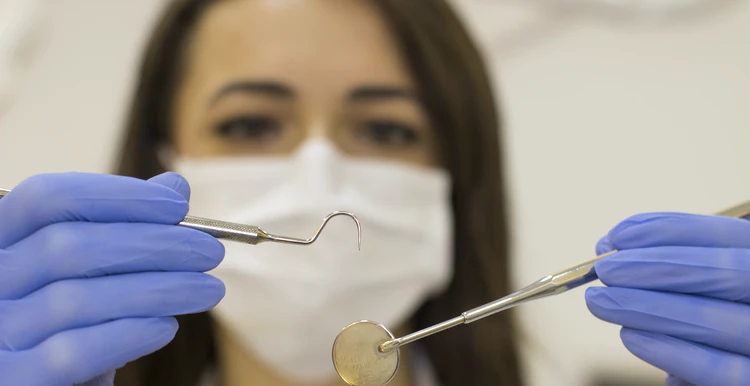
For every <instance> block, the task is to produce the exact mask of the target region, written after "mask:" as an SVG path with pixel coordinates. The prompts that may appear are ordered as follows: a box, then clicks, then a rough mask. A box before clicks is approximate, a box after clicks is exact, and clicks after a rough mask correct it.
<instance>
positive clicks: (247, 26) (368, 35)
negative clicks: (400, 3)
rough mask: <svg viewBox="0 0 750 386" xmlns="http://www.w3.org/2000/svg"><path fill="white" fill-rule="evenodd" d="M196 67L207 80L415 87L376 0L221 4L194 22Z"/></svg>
mask: <svg viewBox="0 0 750 386" xmlns="http://www.w3.org/2000/svg"><path fill="white" fill-rule="evenodd" d="M190 68H191V71H193V72H194V73H195V74H197V75H199V76H200V78H201V79H202V80H203V81H204V82H205V83H206V84H212V83H218V82H221V81H225V80H227V79H230V78H237V77H253V78H256V77H268V78H273V79H277V80H283V81H288V82H290V83H292V84H293V85H295V86H300V87H305V86H310V88H313V89H315V88H316V87H315V86H321V87H320V88H325V89H332V88H333V89H335V88H336V87H337V86H344V85H347V84H351V83H360V82H387V83H398V84H405V85H409V86H411V82H410V78H409V76H408V75H407V71H406V70H405V63H404V62H403V58H402V57H401V55H400V52H399V49H398V47H397V44H396V41H395V40H394V38H393V36H391V33H390V31H389V29H388V26H387V23H386V21H385V20H384V19H383V18H382V16H381V14H380V12H379V11H378V10H377V9H376V7H375V6H374V5H373V4H372V1H370V0H225V1H220V2H217V3H216V4H215V5H213V6H212V7H211V8H209V10H208V11H207V12H206V14H205V15H204V16H203V18H202V19H201V21H200V23H199V24H198V26H197V28H196V31H195V34H194V36H193V41H192V45H191V54H190ZM320 88H319V89H320Z"/></svg>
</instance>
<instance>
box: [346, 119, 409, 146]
mask: <svg viewBox="0 0 750 386" xmlns="http://www.w3.org/2000/svg"><path fill="white" fill-rule="evenodd" d="M356 135H357V138H359V139H363V140H365V141H369V142H373V143H376V144H378V145H385V146H408V145H413V144H415V143H417V142H419V141H420V140H421V138H420V133H419V132H418V131H417V130H415V129H414V128H412V127H411V126H410V125H408V124H404V123H401V122H398V121H395V120H388V119H374V120H370V121H367V122H364V123H363V124H362V125H360V126H359V127H358V128H357V131H356Z"/></svg>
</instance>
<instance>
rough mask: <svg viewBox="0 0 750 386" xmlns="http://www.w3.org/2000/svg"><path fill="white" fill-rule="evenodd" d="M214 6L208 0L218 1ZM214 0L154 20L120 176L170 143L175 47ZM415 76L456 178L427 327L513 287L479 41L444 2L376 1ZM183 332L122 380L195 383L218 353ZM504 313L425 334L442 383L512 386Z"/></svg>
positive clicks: (151, 160)
mask: <svg viewBox="0 0 750 386" xmlns="http://www.w3.org/2000/svg"><path fill="white" fill-rule="evenodd" d="M214 1H215V0H214ZM211 4H213V1H211V0H178V1H175V2H173V3H172V4H171V5H170V6H169V7H168V8H167V10H166V12H165V14H164V15H163V17H162V19H161V21H160V22H159V23H158V25H157V28H156V31H155V32H154V34H153V36H152V39H151V41H150V42H149V45H148V48H147V51H146V55H145V58H144V61H143V64H142V68H141V73H140V79H139V82H138V85H137V90H136V93H135V98H134V101H133V105H132V108H131V111H130V117H129V121H128V122H127V127H126V130H127V131H126V140H125V145H124V148H123V153H122V159H121V163H120V166H119V170H118V173H119V174H122V175H128V176H133V177H138V178H144V179H145V178H150V177H152V176H154V175H156V174H159V173H161V172H162V171H163V167H162V166H161V165H160V163H159V161H158V157H157V151H158V149H159V147H160V146H162V145H164V144H169V143H170V141H171V135H170V130H171V124H170V112H171V111H172V109H171V107H172V106H171V105H172V103H173V98H174V94H175V89H176V86H177V84H178V83H179V81H180V73H181V66H182V65H183V60H182V58H183V57H184V55H183V51H184V50H186V49H187V46H188V44H189V40H190V38H189V37H190V34H191V32H192V29H193V28H194V26H195V24H196V23H197V21H198V19H199V18H200V17H201V15H202V13H203V11H204V10H205V9H206V8H207V7H208V6H210V5H211ZM375 4H377V6H378V7H379V8H380V10H381V12H382V14H383V16H384V17H385V19H386V21H387V22H388V23H389V26H390V28H391V29H392V32H393V34H394V36H395V37H396V38H397V41H398V42H399V43H400V44H401V50H402V52H403V55H404V57H405V58H406V61H407V63H408V65H409V66H410V69H411V73H412V75H413V76H414V78H415V79H416V81H417V85H418V92H419V95H420V98H421V99H422V103H423V104H424V106H425V109H426V111H427V113H428V115H429V117H430V119H431V122H432V123H433V126H434V129H435V131H436V133H437V137H438V138H439V142H440V145H441V154H440V156H441V159H442V160H443V163H444V166H445V167H446V168H447V170H448V171H449V172H450V173H451V175H452V177H453V215H454V224H455V243H454V245H455V251H454V255H455V259H454V277H453V280H452V282H451V285H450V287H449V288H448V289H447V291H446V292H444V293H443V294H441V295H440V296H439V297H437V298H435V299H433V300H430V301H428V302H427V303H425V304H424V305H423V306H422V307H421V308H420V309H419V310H418V312H417V313H416V314H415V316H414V319H413V326H414V327H416V328H422V327H426V326H428V325H432V324H434V323H437V322H441V321H443V320H446V319H449V318H452V317H455V316H456V315H458V314H460V313H461V312H462V311H465V310H467V309H470V308H473V307H475V306H477V305H480V304H482V303H485V302H487V301H490V300H492V299H494V298H497V297H499V296H502V295H504V294H506V293H508V292H509V289H510V288H509V283H508V274H509V259H508V243H507V240H508V234H507V233H508V232H507V224H506V212H505V208H504V202H505V195H504V189H503V183H502V178H501V170H502V165H501V157H500V150H499V145H500V142H499V138H498V132H499V131H498V128H499V120H498V117H497V114H496V110H495V107H496V106H495V99H494V98H493V95H492V91H491V87H490V80H489V79H488V75H487V71H486V69H485V67H484V64H483V62H482V58H481V56H480V54H479V52H478V51H477V48H476V47H475V46H474V44H473V43H472V41H471V39H470V37H469V35H468V34H467V32H466V30H465V29H464V27H463V25H462V23H461V21H460V20H459V19H458V17H457V15H456V14H455V13H454V11H453V10H452V9H451V8H450V7H449V6H448V4H447V3H446V2H445V1H444V0H420V1H404V0H376V1H375ZM178 320H179V321H180V330H179V332H178V333H177V336H176V337H175V339H174V341H173V342H172V343H170V344H169V345H168V346H167V347H165V348H164V349H162V350H160V351H158V352H156V353H154V354H151V355H149V356H146V357H144V358H141V359H139V360H137V361H135V362H133V363H131V364H129V365H128V366H126V367H125V368H124V369H122V370H121V371H119V372H118V379H117V380H118V383H117V384H118V385H127V386H151V385H161V386H169V385H175V386H176V385H180V386H194V385H196V384H197V382H198V379H199V377H200V374H201V372H202V371H203V370H204V369H205V367H206V365H207V364H209V363H210V362H211V361H213V360H214V352H213V337H212V326H211V320H210V317H209V316H208V314H206V313H202V314H195V315H186V316H180V317H178ZM513 331H514V328H513V323H512V319H511V317H510V314H509V313H507V312H506V313H501V314H498V315H496V316H493V317H491V318H487V319H484V320H482V321H479V322H476V323H473V324H470V325H468V326H462V327H460V328H455V329H452V330H450V331H447V332H444V333H441V334H438V335H435V336H432V337H430V338H428V339H426V340H424V341H423V344H424V346H425V348H426V350H427V354H428V355H429V358H430V360H431V362H432V364H433V365H434V367H435V369H436V371H437V375H438V378H439V381H440V383H441V384H442V385H444V386H459V385H512V386H518V385H520V384H521V383H522V382H521V380H520V371H519V366H518V355H517V351H516V345H515V339H514V333H513Z"/></svg>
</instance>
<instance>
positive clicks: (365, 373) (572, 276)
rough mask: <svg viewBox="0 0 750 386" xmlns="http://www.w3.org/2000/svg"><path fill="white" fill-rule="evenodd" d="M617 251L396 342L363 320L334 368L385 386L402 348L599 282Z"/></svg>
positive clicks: (731, 212) (733, 211) (739, 211)
mask: <svg viewBox="0 0 750 386" xmlns="http://www.w3.org/2000/svg"><path fill="white" fill-rule="evenodd" d="M717 215H719V216H726V217H734V218H742V217H746V216H749V215H750V201H748V202H745V203H742V204H740V205H737V206H734V207H732V208H730V209H727V210H724V211H722V212H719V213H718V214H717ZM615 252H617V251H616V250H613V251H610V252H607V253H604V254H601V255H599V256H597V257H595V258H593V259H591V260H588V261H585V262H583V263H581V264H578V265H575V266H572V267H570V268H567V269H564V270H562V271H559V272H555V273H552V274H549V275H547V276H545V277H543V278H541V279H540V280H538V281H536V282H534V283H532V284H530V285H528V286H526V287H524V288H522V289H520V290H518V291H516V292H514V293H512V294H510V295H507V296H505V297H503V298H500V299H498V300H495V301H492V302H490V303H487V304H484V305H481V306H479V307H476V308H474V309H471V310H468V311H465V312H463V313H461V315H459V316H457V317H455V318H453V319H449V320H447V321H444V322H442V323H438V324H436V325H434V326H430V327H427V328H424V329H422V330H419V331H417V332H414V333H411V334H409V335H405V336H403V337H401V338H394V336H393V334H392V333H391V332H390V331H389V330H388V329H387V328H386V327H385V326H383V325H382V324H380V323H377V322H373V321H368V320H363V321H359V322H354V323H352V324H350V325H348V326H346V327H344V329H342V330H341V332H339V334H338V336H336V340H335V341H334V343H333V364H334V367H335V368H336V372H338V374H339V376H341V378H342V379H343V380H344V381H345V382H346V383H347V384H349V385H354V386H383V385H385V384H386V383H388V382H389V381H390V380H391V379H392V378H393V376H394V375H395V374H396V371H397V370H398V364H399V362H400V353H399V350H398V349H399V347H402V346H404V345H407V344H409V343H412V342H416V341H418V340H420V339H422V338H425V337H428V336H430V335H433V334H437V333H439V332H441V331H445V330H447V329H449V328H451V327H455V326H458V325H461V324H469V323H471V322H475V321H477V320H480V319H483V318H486V317H488V316H490V315H493V314H496V313H498V312H501V311H504V310H507V309H509V308H513V307H515V306H517V305H519V304H523V303H526V302H529V301H532V300H537V299H541V298H544V297H547V296H551V295H557V294H560V293H563V292H566V291H568V290H571V289H573V288H576V287H579V286H581V285H583V284H586V283H589V282H591V281H594V280H596V279H597V276H596V272H595V271H594V264H596V262H597V261H598V260H600V259H602V258H604V257H605V256H609V255H611V254H613V253H615Z"/></svg>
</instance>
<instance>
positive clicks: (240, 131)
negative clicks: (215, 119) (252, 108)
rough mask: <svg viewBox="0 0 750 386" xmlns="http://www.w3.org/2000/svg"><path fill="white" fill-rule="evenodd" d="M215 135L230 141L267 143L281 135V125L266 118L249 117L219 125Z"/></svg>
mask: <svg viewBox="0 0 750 386" xmlns="http://www.w3.org/2000/svg"><path fill="white" fill-rule="evenodd" d="M216 133H217V134H218V135H219V136H221V137H224V138H227V139H231V140H253V141H268V140H271V139H274V138H276V137H278V136H279V135H280V134H281V124H280V123H279V122H277V121H276V120H275V119H273V118H271V117H268V116H262V115H249V116H244V117H237V118H232V119H229V120H227V121H225V122H223V123H221V124H219V125H218V126H217V127H216Z"/></svg>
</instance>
